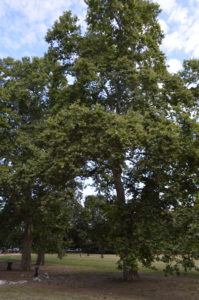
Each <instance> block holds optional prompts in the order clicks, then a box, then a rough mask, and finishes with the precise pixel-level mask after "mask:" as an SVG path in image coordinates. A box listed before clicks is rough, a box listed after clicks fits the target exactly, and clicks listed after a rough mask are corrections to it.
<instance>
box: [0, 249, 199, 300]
mask: <svg viewBox="0 0 199 300" xmlns="http://www.w3.org/2000/svg"><path fill="white" fill-rule="evenodd" d="M34 259H35V256H34V255H33V262H34ZM117 259H118V258H117V257H116V256H115V255H105V256H104V258H103V259H101V258H100V255H90V256H87V255H86V254H83V255H82V256H80V255H79V254H68V255H67V256H65V257H64V258H63V259H62V260H60V259H58V258H57V256H56V255H47V256H46V265H45V266H42V267H41V270H40V276H39V277H40V279H41V281H33V275H34V265H33V266H32V270H31V271H30V272H21V271H20V270H19V260H20V255H19V254H15V255H3V254H2V255H1V256H0V280H8V281H21V280H27V283H24V284H20V285H2V286H0V299H1V300H10V299H12V300H25V299H27V300H47V299H49V300H63V299H66V300H102V299H106V300H130V299H131V300H149V299H150V300H152V299H153V300H187V299H188V300H198V299H199V274H197V273H194V272H192V273H190V274H187V275H181V276H178V277H177V276H169V277H164V275H163V274H162V273H161V269H162V267H163V266H162V265H160V264H159V265H158V266H157V267H158V271H149V270H146V269H142V270H141V271H140V278H139V279H136V280H134V281H131V282H123V281H122V279H121V278H122V276H121V272H119V271H118V270H117V264H116V263H117ZM8 260H12V261H14V264H13V270H12V271H6V261H8Z"/></svg>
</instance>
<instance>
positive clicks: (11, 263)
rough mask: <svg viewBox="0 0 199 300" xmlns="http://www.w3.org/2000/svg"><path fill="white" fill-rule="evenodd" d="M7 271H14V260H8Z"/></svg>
mask: <svg viewBox="0 0 199 300" xmlns="http://www.w3.org/2000/svg"><path fill="white" fill-rule="evenodd" d="M7 264H8V265H7V271H12V265H13V262H12V261H8V262H7Z"/></svg>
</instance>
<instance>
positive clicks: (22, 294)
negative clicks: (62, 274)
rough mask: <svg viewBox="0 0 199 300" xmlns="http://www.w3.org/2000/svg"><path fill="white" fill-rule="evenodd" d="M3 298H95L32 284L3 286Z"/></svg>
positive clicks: (29, 299)
mask: <svg viewBox="0 0 199 300" xmlns="http://www.w3.org/2000/svg"><path fill="white" fill-rule="evenodd" d="M0 299H1V300H11V299H12V300H93V298H91V297H87V296H86V297H85V296H78V295H70V294H68V293H66V292H57V291H55V290H53V291H52V290H46V289H42V288H35V287H30V286H2V287H1V288H0Z"/></svg>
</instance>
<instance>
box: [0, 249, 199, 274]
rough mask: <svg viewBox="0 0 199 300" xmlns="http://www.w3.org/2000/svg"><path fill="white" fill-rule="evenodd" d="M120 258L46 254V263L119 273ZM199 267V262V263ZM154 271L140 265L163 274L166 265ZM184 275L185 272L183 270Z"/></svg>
mask: <svg viewBox="0 0 199 300" xmlns="http://www.w3.org/2000/svg"><path fill="white" fill-rule="evenodd" d="M20 259H21V255H20V254H18V255H6V254H4V255H0V261H13V262H17V261H20ZM118 260H119V257H118V256H116V255H110V254H108V255H104V258H101V256H100V255H98V254H90V255H89V256H88V255H87V254H82V255H81V256H80V254H72V253H70V254H66V255H65V256H64V257H63V258H61V259H60V258H58V256H57V255H56V254H46V256H45V261H46V264H55V265H62V266H68V267H73V268H77V269H79V270H82V271H83V270H90V271H92V270H93V271H95V272H119V270H118V265H117V262H118ZM35 261H36V255H35V254H32V263H33V264H34V263H35ZM197 265H198V267H199V262H197ZM153 266H154V267H155V268H154V269H148V268H145V267H143V266H141V265H140V268H139V269H140V270H139V271H140V272H141V273H162V272H163V269H164V268H165V264H164V263H162V262H155V263H154V265H153ZM181 271H182V273H184V272H183V270H182V269H181ZM188 274H190V275H199V272H197V271H195V270H191V271H189V272H188Z"/></svg>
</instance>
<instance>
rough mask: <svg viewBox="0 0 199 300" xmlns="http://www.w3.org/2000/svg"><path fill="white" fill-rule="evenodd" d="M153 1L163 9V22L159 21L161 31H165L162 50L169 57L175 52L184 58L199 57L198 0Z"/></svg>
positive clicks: (174, 54)
mask: <svg viewBox="0 0 199 300" xmlns="http://www.w3.org/2000/svg"><path fill="white" fill-rule="evenodd" d="M154 1H155V0H154ZM155 2H157V3H158V4H159V5H160V7H161V8H162V10H163V13H162V15H161V20H162V19H163V22H162V23H161V22H160V24H161V26H162V29H163V31H164V32H166V36H165V39H164V41H163V51H165V52H166V54H167V56H169V58H170V59H171V58H172V56H173V58H174V57H175V56H176V53H177V52H178V53H180V56H181V57H183V56H184V58H185V57H186V58H188V57H189V58H193V57H194V58H199V0H187V1H183V0H156V1H155ZM165 28H166V31H165ZM175 58H176V57H175Z"/></svg>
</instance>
